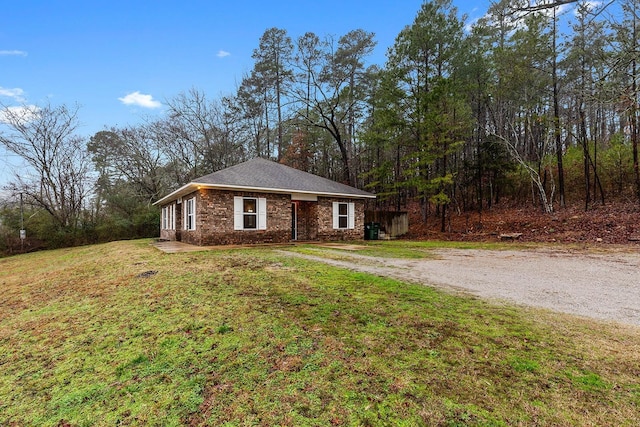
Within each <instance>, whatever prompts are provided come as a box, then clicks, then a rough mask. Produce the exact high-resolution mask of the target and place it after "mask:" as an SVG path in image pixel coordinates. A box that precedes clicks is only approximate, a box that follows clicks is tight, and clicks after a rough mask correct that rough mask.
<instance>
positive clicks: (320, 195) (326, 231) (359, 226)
mask: <svg viewBox="0 0 640 427" xmlns="http://www.w3.org/2000/svg"><path fill="white" fill-rule="evenodd" d="M375 197H376V196H375V195H374V194H371V193H369V192H366V191H363V190H359V189H357V188H354V187H351V186H348V185H345V184H341V183H338V182H335V181H331V180H329V179H326V178H322V177H319V176H317V175H313V174H310V173H307V172H303V171H300V170H297V169H294V168H291V167H289V166H285V165H282V164H279V163H276V162H272V161H270V160H266V159H262V158H255V159H252V160H249V161H247V162H244V163H240V164H238V165H236V166H232V167H230V168H227V169H223V170H220V171H217V172H214V173H211V174H209V175H205V176H203V177H200V178H197V179H195V180H194V181H192V182H190V183H188V184H186V185H184V186H182V187H181V188H179V189H177V190H176V191H174V192H172V193H171V194H168V195H167V196H165V197H163V198H161V199H160V200H158V201H157V202H155V205H158V206H160V208H161V211H162V214H161V219H160V238H161V239H163V240H177V241H182V242H185V243H190V244H193V245H200V246H208V245H229V244H251V243H285V242H290V241H292V240H293V241H295V240H359V239H362V238H363V237H364V210H365V206H364V205H365V200H366V199H374V198H375Z"/></svg>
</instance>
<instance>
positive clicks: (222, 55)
mask: <svg viewBox="0 0 640 427" xmlns="http://www.w3.org/2000/svg"><path fill="white" fill-rule="evenodd" d="M230 55H231V53H229V52H227V51H226V50H222V49H221V50H219V51H218V54H217V55H216V56H217V57H218V58H225V57H227V56H230Z"/></svg>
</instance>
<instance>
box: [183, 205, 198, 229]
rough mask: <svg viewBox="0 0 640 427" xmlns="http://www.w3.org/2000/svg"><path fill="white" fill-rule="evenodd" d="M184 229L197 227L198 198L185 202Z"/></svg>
mask: <svg viewBox="0 0 640 427" xmlns="http://www.w3.org/2000/svg"><path fill="white" fill-rule="evenodd" d="M184 229H185V230H195V229H196V198H195V197H192V198H191V199H188V200H187V202H186V203H185V204H184Z"/></svg>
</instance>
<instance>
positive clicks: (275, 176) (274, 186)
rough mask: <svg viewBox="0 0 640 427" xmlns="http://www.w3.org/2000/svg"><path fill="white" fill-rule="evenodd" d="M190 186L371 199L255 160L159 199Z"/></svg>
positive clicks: (354, 189) (355, 191)
mask: <svg viewBox="0 0 640 427" xmlns="http://www.w3.org/2000/svg"><path fill="white" fill-rule="evenodd" d="M194 186H196V187H197V186H204V187H216V188H229V189H242V190H254V191H264V192H278V193H283V192H284V193H306V194H316V195H325V196H343V197H358V198H375V195H374V194H372V193H369V192H367V191H363V190H359V189H357V188H354V187H351V186H349V185H345V184H341V183H339V182H335V181H331V180H330V179H326V178H322V177H320V176H317V175H313V174H311V173H308V172H304V171H301V170H298V169H294V168H292V167H289V166H286V165H282V164H280V163H276V162H272V161H271V160H266V159H262V158H259V157H256V158H254V159H252V160H249V161H246V162H244V163H240V164H237V165H235V166H231V167H229V168H227V169H222V170H219V171H217V172H214V173H211V174H209V175H205V176H202V177H200V178H196V179H194V180H193V181H192V182H191V183H189V184H187V185H186V186H184V187H182V188H181V189H179V190H176V191H174V192H173V193H171V194H169V195H168V196H166V197H164V198H162V199H160V200H159V201H158V202H156V204H157V203H161V202H163V201H168V200H170V199H173V198H177V197H179V196H180V195H181V194H184V193H185V192H186V191H187V190H188V189H189V188H191V187H194Z"/></svg>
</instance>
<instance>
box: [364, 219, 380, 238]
mask: <svg viewBox="0 0 640 427" xmlns="http://www.w3.org/2000/svg"><path fill="white" fill-rule="evenodd" d="M379 234H380V223H377V222H368V223H366V224H365V225H364V240H378V235H379Z"/></svg>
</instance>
